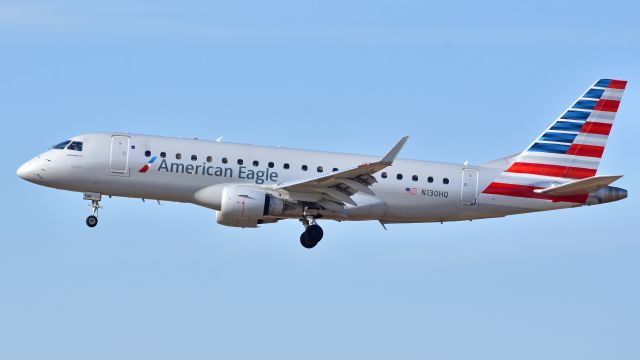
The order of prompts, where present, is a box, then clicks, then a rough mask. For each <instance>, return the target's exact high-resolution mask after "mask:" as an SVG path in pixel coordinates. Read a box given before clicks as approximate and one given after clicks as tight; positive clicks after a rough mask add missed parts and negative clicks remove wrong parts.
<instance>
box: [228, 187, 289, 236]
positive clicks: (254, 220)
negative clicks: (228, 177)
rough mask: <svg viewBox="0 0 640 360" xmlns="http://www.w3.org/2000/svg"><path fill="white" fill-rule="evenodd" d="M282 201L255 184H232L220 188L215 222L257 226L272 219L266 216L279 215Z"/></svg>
mask: <svg viewBox="0 0 640 360" xmlns="http://www.w3.org/2000/svg"><path fill="white" fill-rule="evenodd" d="M283 209H284V202H283V201H282V200H281V199H278V198H276V197H273V196H271V195H270V194H268V193H267V191H265V190H264V189H261V188H258V187H255V186H244V185H234V186H227V187H225V188H224V189H222V199H221V204H220V211H218V213H217V214H216V222H217V223H218V224H221V225H226V226H234V227H257V226H258V224H259V223H263V222H270V221H274V220H273V219H268V220H266V221H265V217H267V216H278V215H281V214H282V212H283Z"/></svg>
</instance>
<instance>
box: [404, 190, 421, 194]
mask: <svg viewBox="0 0 640 360" xmlns="http://www.w3.org/2000/svg"><path fill="white" fill-rule="evenodd" d="M404 193H405V194H409V195H416V194H417V193H418V190H417V189H416V188H404Z"/></svg>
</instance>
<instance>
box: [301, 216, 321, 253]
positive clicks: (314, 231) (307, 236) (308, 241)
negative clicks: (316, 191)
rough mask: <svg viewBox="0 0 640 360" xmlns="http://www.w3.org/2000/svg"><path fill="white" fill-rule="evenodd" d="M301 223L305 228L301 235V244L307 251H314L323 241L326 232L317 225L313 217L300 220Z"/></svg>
mask: <svg viewBox="0 0 640 360" xmlns="http://www.w3.org/2000/svg"><path fill="white" fill-rule="evenodd" d="M300 222H302V225H304V227H305V229H304V232H303V233H302V234H300V244H302V246H304V247H305V248H307V249H312V248H313V247H315V246H316V245H318V243H319V242H320V240H322V236H323V235H324V232H323V231H322V228H321V227H320V225H318V224H316V219H315V218H314V217H313V216H307V217H304V218H302V219H300Z"/></svg>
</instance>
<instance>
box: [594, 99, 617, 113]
mask: <svg viewBox="0 0 640 360" xmlns="http://www.w3.org/2000/svg"><path fill="white" fill-rule="evenodd" d="M619 106H620V100H606V99H600V100H598V103H597V104H596V107H594V108H593V110H598V111H609V112H616V111H618V107H619Z"/></svg>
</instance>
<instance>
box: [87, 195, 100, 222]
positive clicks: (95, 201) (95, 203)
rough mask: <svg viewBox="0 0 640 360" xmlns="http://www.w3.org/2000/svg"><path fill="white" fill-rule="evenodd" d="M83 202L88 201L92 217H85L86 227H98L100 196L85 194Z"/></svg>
mask: <svg viewBox="0 0 640 360" xmlns="http://www.w3.org/2000/svg"><path fill="white" fill-rule="evenodd" d="M84 199H85V200H90V201H91V204H89V206H91V209H92V215H89V216H87V220H86V221H85V222H86V224H87V226H88V227H91V228H92V227H95V226H96V225H98V209H100V200H101V199H102V195H101V194H99V193H85V194H84Z"/></svg>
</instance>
